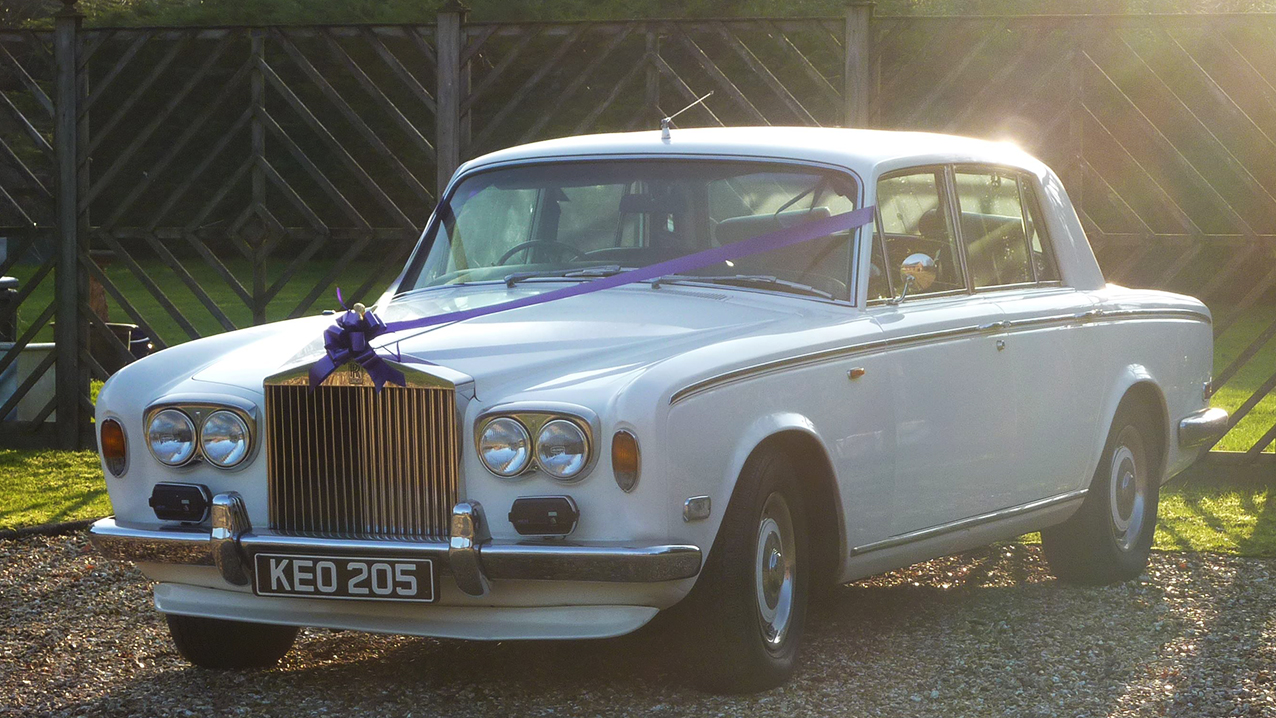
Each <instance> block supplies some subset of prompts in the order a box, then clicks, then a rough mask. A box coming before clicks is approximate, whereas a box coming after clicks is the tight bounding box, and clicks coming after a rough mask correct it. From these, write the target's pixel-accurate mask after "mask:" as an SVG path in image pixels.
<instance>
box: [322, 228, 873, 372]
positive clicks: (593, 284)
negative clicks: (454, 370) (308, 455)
mask: <svg viewBox="0 0 1276 718" xmlns="http://www.w3.org/2000/svg"><path fill="white" fill-rule="evenodd" d="M875 209H876V208H875V207H863V208H860V209H857V210H853V211H851V212H845V213H843V214H837V215H833V216H832V217H824V218H821V219H812V220H807V221H805V222H801V223H800V224H795V225H793V226H791V227H785V228H782V229H778V230H776V231H774V232H767V233H765V234H759V235H757V236H755V237H751V238H749V239H744V240H740V241H739V242H733V243H731V244H728V245H726V246H723V247H714V248H713V249H706V250H703V251H700V252H696V253H694V254H688V255H686V256H683V257H678V258H677V259H671V260H668V261H665V262H657V263H656V264H650V265H648V266H646V267H641V268H639V269H631V270H627V271H624V272H619V273H617V274H613V275H611V276H608V277H601V278H599V279H594V280H591V281H588V282H582V283H580V284H575V285H573V286H570V287H563V288H562V289H554V290H550V291H548V292H542V293H540V294H536V295H533V296H529V297H522V298H519V299H513V300H510V301H508V302H497V303H496V304H489V305H487V306H485V307H477V308H474V309H464V310H461V311H457V312H447V313H444V314H436V315H434V316H431V317H420V318H417V319H408V320H404V321H398V322H388V323H387V322H383V321H382V320H381V319H380V318H379V317H377V316H376V315H375V314H374V313H373V312H372V310H364V311H362V312H356V311H354V310H348V311H346V313H345V314H343V315H342V316H340V317H338V318H337V323H336V324H335V325H333V326H331V327H329V328H328V329H327V330H326V331H325V332H324V349H325V351H326V356H324V357H323V358H322V359H320V360H319V361H318V362H317V363H316V364H315V365H314V366H313V367H311V369H310V388H311V389H312V390H313V389H315V388H316V387H318V386H319V385H320V384H322V383H323V380H324V379H326V378H327V377H328V375H329V374H331V373H332V372H334V371H336V370H337V369H338V368H339V367H341V366H342V365H343V364H345V363H347V362H350V361H355V362H357V363H359V364H360V365H361V366H363V368H364V369H366V370H367V371H368V374H369V376H370V377H371V378H372V380H373V382H374V384H375V386H376V390H377V391H378V392H379V391H381V388H382V387H383V386H384V385H385V384H386V382H390V383H394V384H398V385H400V386H402V385H403V374H402V373H401V372H399V371H398V370H397V369H394V367H392V366H390V365H389V364H387V363H386V362H385V361H384V360H383V359H382V358H381V356H379V355H378V354H377V350H376V349H374V348H373V347H371V346H370V344H369V342H371V340H372V339H374V338H376V337H380V336H384V335H387V334H391V333H394V332H402V331H407V330H412V329H423V328H426V327H432V326H438V325H440V324H451V323H453V322H463V321H466V320H468V319H477V318H478V317H485V316H490V315H492V314H499V313H501V312H508V311H510V310H513V309H522V308H523V307H531V306H535V305H537V304H546V303H548V302H556V301H559V300H562V299H569V298H571V297H580V296H584V295H586V294H593V293H594V292H601V291H603V290H604V289H614V288H616V287H623V286H625V285H626V284H634V283H637V282H646V281H650V280H653V279H659V278H660V277H665V276H669V275H675V274H687V273H689V272H694V271H696V270H699V269H704V268H706V267H711V266H714V265H717V264H722V263H724V262H730V261H734V260H737V259H742V258H744V257H749V256H752V255H755V254H763V253H765V252H773V251H775V250H777V249H783V248H785V247H791V246H793V245H796V244H801V243H802V242H809V241H811V240H814V239H819V238H821V237H827V236H829V235H832V234H836V233H837V232H845V231H850V230H854V229H857V228H859V227H862V226H863V225H866V224H868V223H870V222H872V221H873V217H874V211H875ZM358 308H359V309H362V307H361V306H360V307H358ZM396 358H397V357H396Z"/></svg>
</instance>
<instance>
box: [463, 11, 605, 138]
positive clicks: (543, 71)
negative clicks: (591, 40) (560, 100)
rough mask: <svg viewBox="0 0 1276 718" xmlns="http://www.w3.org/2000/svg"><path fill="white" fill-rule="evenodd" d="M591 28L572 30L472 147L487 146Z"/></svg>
mask: <svg viewBox="0 0 1276 718" xmlns="http://www.w3.org/2000/svg"><path fill="white" fill-rule="evenodd" d="M589 27H590V25H589V23H585V24H581V25H578V26H576V27H575V28H573V29H572V31H571V33H570V34H568V36H567V37H566V38H564V39H563V40H562V42H561V43H559V45H558V47H557V48H555V49H554V52H553V53H552V54H551V55H550V56H549V57H548V58H546V59H545V60H544V61H543V62H541V63H540V64H539V67H537V69H536V71H535V72H533V73H532V75H531V76H530V77H528V78H527V79H526V80H524V81H523V84H522V86H521V87H519V88H518V90H516V91H515V92H514V94H513V95H511V96H510V98H509V100H508V101H507V102H506V103H505V104H504V105H503V106H502V107H501V109H500V110H498V111H497V112H496V114H495V115H493V116H492V118H491V119H490V120H488V121H487V126H486V127H484V128H483V131H482V132H480V133H479V134H478V136H477V137H475V139H474V142H473V143H472V145H471V146H472V147H485V146H486V144H485V143H486V142H487V140H488V138H490V137H491V136H492V133H493V132H495V131H496V128H497V127H498V126H500V124H501V122H503V121H504V120H505V118H506V117H508V116H509V115H510V113H512V112H513V111H514V110H516V109H518V107H519V105H521V104H522V102H523V99H524V98H525V97H527V95H528V93H530V92H531V91H532V89H533V88H535V87H536V85H537V83H539V82H540V81H541V80H542V79H544V77H545V76H546V75H548V74H549V72H550V70H553V69H554V68H555V67H557V66H558V64H559V63H560V62H561V61H562V59H563V57H564V56H565V55H566V54H567V52H568V51H569V50H571V49H572V48H573V47H575V45H576V43H577V41H578V40H580V38H581V36H582V35H584V34H585V32H586V31H587V30H588V29H589Z"/></svg>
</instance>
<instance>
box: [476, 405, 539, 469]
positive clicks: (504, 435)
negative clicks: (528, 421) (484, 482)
mask: <svg viewBox="0 0 1276 718" xmlns="http://www.w3.org/2000/svg"><path fill="white" fill-rule="evenodd" d="M478 454H479V458H480V459H482V460H483V465H484V466H486V467H487V470H488V471H491V472H492V473H493V474H496V475H497V476H503V477H505V478H509V477H511V476H517V475H519V474H521V473H522V472H523V470H524V469H526V468H527V465H528V464H529V463H531V460H532V439H531V437H530V436H528V434H527V429H525V428H523V425H522V424H520V423H518V422H517V421H515V420H514V419H511V418H509V417H500V418H498V419H493V420H491V421H489V422H488V423H487V426H484V427H483V435H482V436H481V437H480V438H479V445H478Z"/></svg>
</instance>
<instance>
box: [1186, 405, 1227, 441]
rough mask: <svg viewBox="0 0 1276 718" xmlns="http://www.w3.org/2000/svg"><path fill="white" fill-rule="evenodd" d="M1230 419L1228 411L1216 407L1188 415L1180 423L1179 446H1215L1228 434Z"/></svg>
mask: <svg viewBox="0 0 1276 718" xmlns="http://www.w3.org/2000/svg"><path fill="white" fill-rule="evenodd" d="M1229 419H1230V417H1229V416H1228V414H1227V410H1226V409H1220V408H1218V407H1216V406H1215V407H1210V408H1208V409H1201V410H1200V411H1196V412H1192V413H1191V414H1188V415H1187V416H1185V417H1183V420H1182V421H1180V422H1179V446H1182V447H1183V448H1185V449H1186V448H1190V447H1193V446H1200V445H1201V444H1207V443H1208V444H1213V443H1214V442H1216V441H1218V440H1219V439H1221V438H1223V435H1224V434H1226V433H1227V428H1228V427H1227V423H1228V421H1229Z"/></svg>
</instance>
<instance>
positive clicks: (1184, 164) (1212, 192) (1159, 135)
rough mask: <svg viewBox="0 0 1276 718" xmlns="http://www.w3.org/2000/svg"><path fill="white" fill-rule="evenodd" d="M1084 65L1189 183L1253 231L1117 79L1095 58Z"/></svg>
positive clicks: (1248, 231) (1243, 227)
mask: <svg viewBox="0 0 1276 718" xmlns="http://www.w3.org/2000/svg"><path fill="white" fill-rule="evenodd" d="M1087 54H1088V53H1087ZM1086 67H1087V68H1089V69H1091V70H1094V71H1096V72H1098V73H1099V75H1100V76H1102V78H1103V79H1104V80H1105V82H1104V83H1100V84H1101V86H1104V87H1107V88H1108V89H1109V90H1110V91H1112V92H1114V93H1115V94H1116V95H1117V96H1119V97H1120V98H1121V99H1122V100H1123V101H1124V104H1125V106H1126V107H1127V108H1128V109H1129V110H1131V111H1132V112H1131V114H1132V115H1133V116H1135V117H1137V118H1139V119H1141V120H1142V121H1143V122H1142V125H1143V127H1145V128H1147V129H1149V130H1151V132H1149V133H1148V134H1147V136H1148V137H1149V139H1151V140H1152V141H1153V144H1155V145H1156V146H1157V148H1158V149H1159V150H1161V151H1163V152H1164V153H1165V154H1166V155H1167V156H1168V157H1170V159H1172V160H1173V161H1174V162H1175V164H1176V165H1177V166H1178V167H1179V168H1180V169H1182V170H1183V176H1184V177H1185V178H1187V179H1189V180H1191V181H1192V184H1194V185H1195V186H1196V187H1197V188H1198V189H1200V190H1201V194H1202V196H1203V197H1205V198H1206V199H1209V200H1210V201H1211V203H1212V204H1213V205H1214V206H1215V207H1216V208H1217V209H1219V210H1220V211H1221V212H1223V213H1224V214H1226V215H1227V216H1228V218H1229V219H1231V220H1232V223H1233V224H1234V226H1236V227H1237V228H1238V229H1239V230H1240V231H1241V233H1242V234H1245V235H1249V236H1253V235H1254V234H1256V233H1255V231H1254V228H1253V227H1251V226H1250V225H1249V223H1248V222H1246V221H1245V218H1244V217H1242V216H1241V215H1240V213H1238V212H1237V211H1236V209H1235V208H1234V207H1233V206H1232V204H1231V202H1229V201H1228V200H1227V198H1226V197H1224V196H1223V195H1222V194H1220V193H1219V191H1218V190H1217V189H1215V188H1214V186H1213V185H1212V184H1210V181H1209V180H1208V179H1206V178H1205V176H1204V175H1203V174H1201V171H1200V170H1199V169H1197V167H1196V165H1194V164H1193V163H1192V162H1191V161H1190V160H1189V159H1188V158H1187V157H1185V156H1184V155H1183V153H1182V152H1180V151H1179V149H1178V148H1177V147H1175V146H1174V143H1173V142H1171V141H1170V140H1169V138H1168V137H1166V136H1165V134H1164V133H1163V132H1162V131H1161V128H1160V126H1159V124H1158V123H1157V122H1155V121H1154V120H1153V119H1152V118H1150V117H1148V115H1147V114H1146V113H1145V112H1144V111H1143V110H1142V108H1140V107H1139V106H1138V104H1137V103H1135V102H1134V100H1132V99H1130V96H1129V95H1127V94H1126V93H1125V92H1124V91H1123V90H1122V89H1121V86H1120V85H1118V84H1117V82H1116V80H1115V79H1113V78H1112V76H1111V75H1110V74H1109V73H1108V72H1107V71H1105V70H1104V69H1103V68H1102V67H1101V66H1100V65H1099V64H1098V63H1097V62H1093V61H1092V62H1090V63H1088V64H1087V66H1086Z"/></svg>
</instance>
